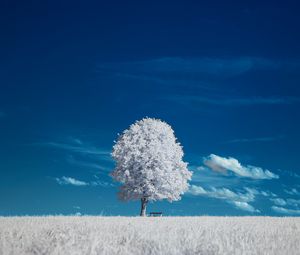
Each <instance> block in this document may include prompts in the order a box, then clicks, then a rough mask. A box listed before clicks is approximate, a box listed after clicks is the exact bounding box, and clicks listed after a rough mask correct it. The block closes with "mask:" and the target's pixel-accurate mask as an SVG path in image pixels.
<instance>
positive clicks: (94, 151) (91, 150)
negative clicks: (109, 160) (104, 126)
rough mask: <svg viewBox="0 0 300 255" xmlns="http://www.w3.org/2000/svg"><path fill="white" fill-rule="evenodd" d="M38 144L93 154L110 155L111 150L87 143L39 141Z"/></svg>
mask: <svg viewBox="0 0 300 255" xmlns="http://www.w3.org/2000/svg"><path fill="white" fill-rule="evenodd" d="M37 145H41V146H49V147H54V148H58V149H62V150H68V151H72V152H78V153H82V154H92V155H109V153H110V152H109V151H106V150H102V149H100V148H99V149H98V148H95V147H92V146H85V145H81V144H78V145H72V144H67V143H58V142H46V143H37Z"/></svg>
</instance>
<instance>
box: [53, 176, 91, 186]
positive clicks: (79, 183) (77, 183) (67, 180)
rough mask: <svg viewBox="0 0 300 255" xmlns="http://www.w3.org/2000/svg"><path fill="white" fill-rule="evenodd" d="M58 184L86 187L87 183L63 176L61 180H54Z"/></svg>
mask: <svg viewBox="0 0 300 255" xmlns="http://www.w3.org/2000/svg"><path fill="white" fill-rule="evenodd" d="M55 180H56V181H57V183H58V184H60V185H73V186H87V185H88V183H86V182H84V181H80V180H76V179H75V178H72V177H66V176H63V177H61V178H55Z"/></svg>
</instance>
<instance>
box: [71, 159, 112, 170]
mask: <svg viewBox="0 0 300 255" xmlns="http://www.w3.org/2000/svg"><path fill="white" fill-rule="evenodd" d="M67 162H68V163H69V164H72V165H74V166H77V167H82V168H92V169H95V170H98V171H100V170H101V172H106V173H107V172H109V171H110V170H111V168H109V167H106V166H103V165H102V164H100V163H99V162H95V161H92V160H89V161H87V160H79V159H76V158H75V157H74V156H72V155H69V156H68V157H67Z"/></svg>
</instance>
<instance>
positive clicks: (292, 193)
mask: <svg viewBox="0 0 300 255" xmlns="http://www.w3.org/2000/svg"><path fill="white" fill-rule="evenodd" d="M284 192H285V193H287V194H289V195H300V192H299V191H298V190H297V189H295V188H293V189H290V190H287V189H284Z"/></svg>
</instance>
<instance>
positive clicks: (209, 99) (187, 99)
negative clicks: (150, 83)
mask: <svg viewBox="0 0 300 255" xmlns="http://www.w3.org/2000/svg"><path fill="white" fill-rule="evenodd" d="M161 99H163V100H168V101H172V102H175V103H178V104H183V105H192V106H193V107H194V106H195V105H196V104H205V105H215V106H251V105H279V104H293V103H299V102H300V98H297V97H232V96H220V97H215V96H214V97H213V96H206V97H203V96H194V95H169V96H164V97H162V98H161Z"/></svg>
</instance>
